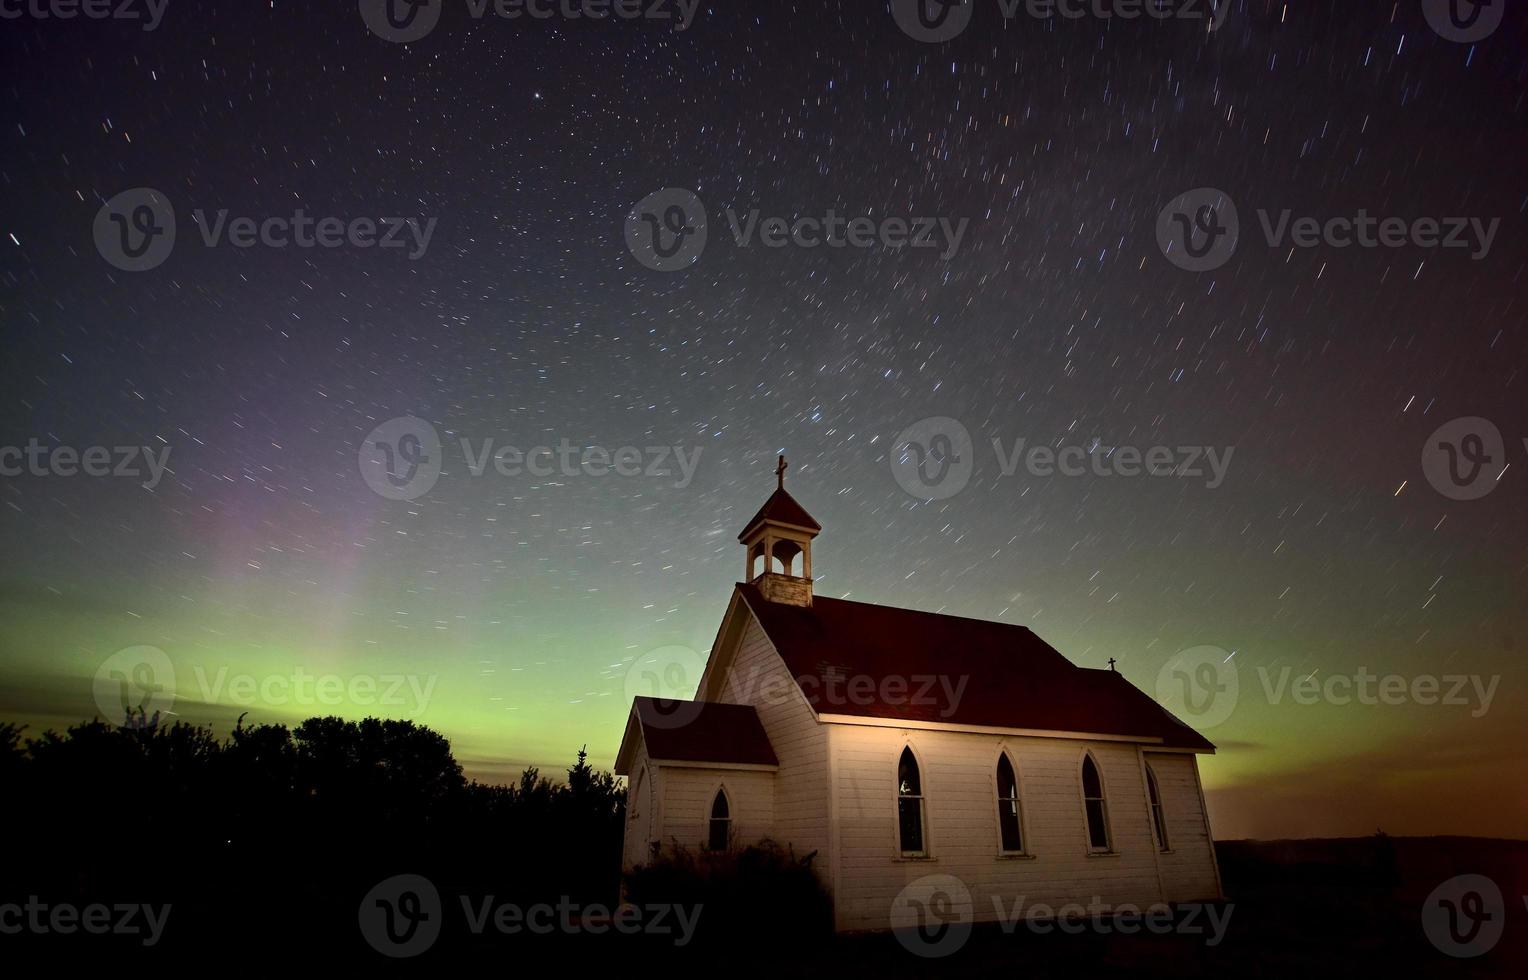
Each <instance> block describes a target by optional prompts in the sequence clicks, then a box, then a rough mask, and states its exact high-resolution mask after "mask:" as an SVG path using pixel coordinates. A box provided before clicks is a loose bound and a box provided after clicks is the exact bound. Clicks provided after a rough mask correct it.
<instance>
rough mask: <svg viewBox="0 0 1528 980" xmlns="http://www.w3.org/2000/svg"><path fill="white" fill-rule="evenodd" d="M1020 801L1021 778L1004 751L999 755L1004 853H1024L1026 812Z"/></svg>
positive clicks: (999, 814) (999, 809) (999, 819)
mask: <svg viewBox="0 0 1528 980" xmlns="http://www.w3.org/2000/svg"><path fill="white" fill-rule="evenodd" d="M1021 806H1022V804H1020V803H1019V779H1018V775H1017V774H1016V773H1015V772H1014V769H1013V761H1012V760H1011V759H1009V758H1008V753H1007V752H1004V753H1002V754H1001V755H999V756H998V757H997V828H998V843H999V845H1000V846H1001V848H1002V851H1003V853H1004V854H1023V853H1024V813H1023V810H1022V809H1021V808H1020V807H1021Z"/></svg>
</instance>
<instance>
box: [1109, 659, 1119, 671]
mask: <svg viewBox="0 0 1528 980" xmlns="http://www.w3.org/2000/svg"><path fill="white" fill-rule="evenodd" d="M1109 669H1110V670H1114V658H1113V657H1110V658H1109ZM1115 673H1119V672H1118V671H1115Z"/></svg>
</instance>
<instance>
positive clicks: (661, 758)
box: [615, 697, 780, 775]
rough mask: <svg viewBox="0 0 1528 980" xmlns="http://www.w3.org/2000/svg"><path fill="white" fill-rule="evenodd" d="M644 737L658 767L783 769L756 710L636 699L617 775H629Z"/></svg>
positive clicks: (617, 759)
mask: <svg viewBox="0 0 1528 980" xmlns="http://www.w3.org/2000/svg"><path fill="white" fill-rule="evenodd" d="M637 733H640V735H641V738H642V741H643V742H644V743H645V744H646V746H647V757H648V758H649V759H651V760H653V761H654V762H659V763H662V762H701V763H714V764H717V765H723V766H778V765H779V764H780V760H779V759H778V758H776V757H775V750H774V747H773V746H772V745H770V744H769V736H768V735H766V734H765V733H764V726H763V724H761V723H760V722H759V713H758V712H757V711H755V710H754V708H753V705H751V704H722V703H721V702H718V701H670V700H667V699H661V698H647V697H639V698H636V699H635V700H634V701H633V703H632V707H631V718H630V720H629V721H628V723H627V728H626V737H625V738H624V739H622V741H621V750H620V754H619V755H617V757H616V769H615V771H616V772H617V773H619V774H621V775H628V773H627V769H628V768H629V764H630V759H629V754H630V752H631V751H633V750H635V748H636V743H635V741H634V740H633V735H634V734H637Z"/></svg>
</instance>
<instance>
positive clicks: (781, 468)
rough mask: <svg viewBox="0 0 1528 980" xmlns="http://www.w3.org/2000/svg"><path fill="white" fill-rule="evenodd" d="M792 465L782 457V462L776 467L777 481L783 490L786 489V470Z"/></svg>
mask: <svg viewBox="0 0 1528 980" xmlns="http://www.w3.org/2000/svg"><path fill="white" fill-rule="evenodd" d="M789 465H790V464H789V463H787V462H786V461H785V456H784V455H783V454H782V455H781V456H780V462H779V463H778V464H776V466H775V481H776V483H778V484H779V487H780V489H781V490H784V489H785V468H786V467H787V466H789Z"/></svg>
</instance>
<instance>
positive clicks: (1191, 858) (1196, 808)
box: [1146, 752, 1220, 902]
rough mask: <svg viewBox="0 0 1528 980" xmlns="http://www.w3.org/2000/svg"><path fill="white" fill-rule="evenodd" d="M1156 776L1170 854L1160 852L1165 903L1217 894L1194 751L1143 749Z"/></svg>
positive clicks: (1205, 897)
mask: <svg viewBox="0 0 1528 980" xmlns="http://www.w3.org/2000/svg"><path fill="white" fill-rule="evenodd" d="M1146 761H1147V762H1148V763H1150V764H1151V768H1152V771H1153V772H1155V773H1156V774H1157V789H1158V790H1159V791H1160V792H1161V794H1162V816H1163V818H1164V819H1165V820H1166V822H1167V843H1168V847H1169V852H1168V853H1165V854H1163V855H1161V859H1160V860H1161V863H1162V885H1163V890H1164V892H1165V893H1166V894H1165V898H1166V899H1167V901H1169V902H1191V901H1199V900H1202V899H1214V898H1219V897H1220V878H1219V874H1218V872H1217V871H1216V868H1215V849H1214V842H1213V841H1211V839H1210V834H1209V822H1208V821H1207V820H1206V819H1205V814H1204V809H1203V805H1202V801H1203V794H1201V793H1200V790H1199V772H1198V768H1199V762H1198V760H1197V759H1195V758H1194V757H1193V756H1192V755H1184V754H1181V753H1172V752H1147V753H1146Z"/></svg>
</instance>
